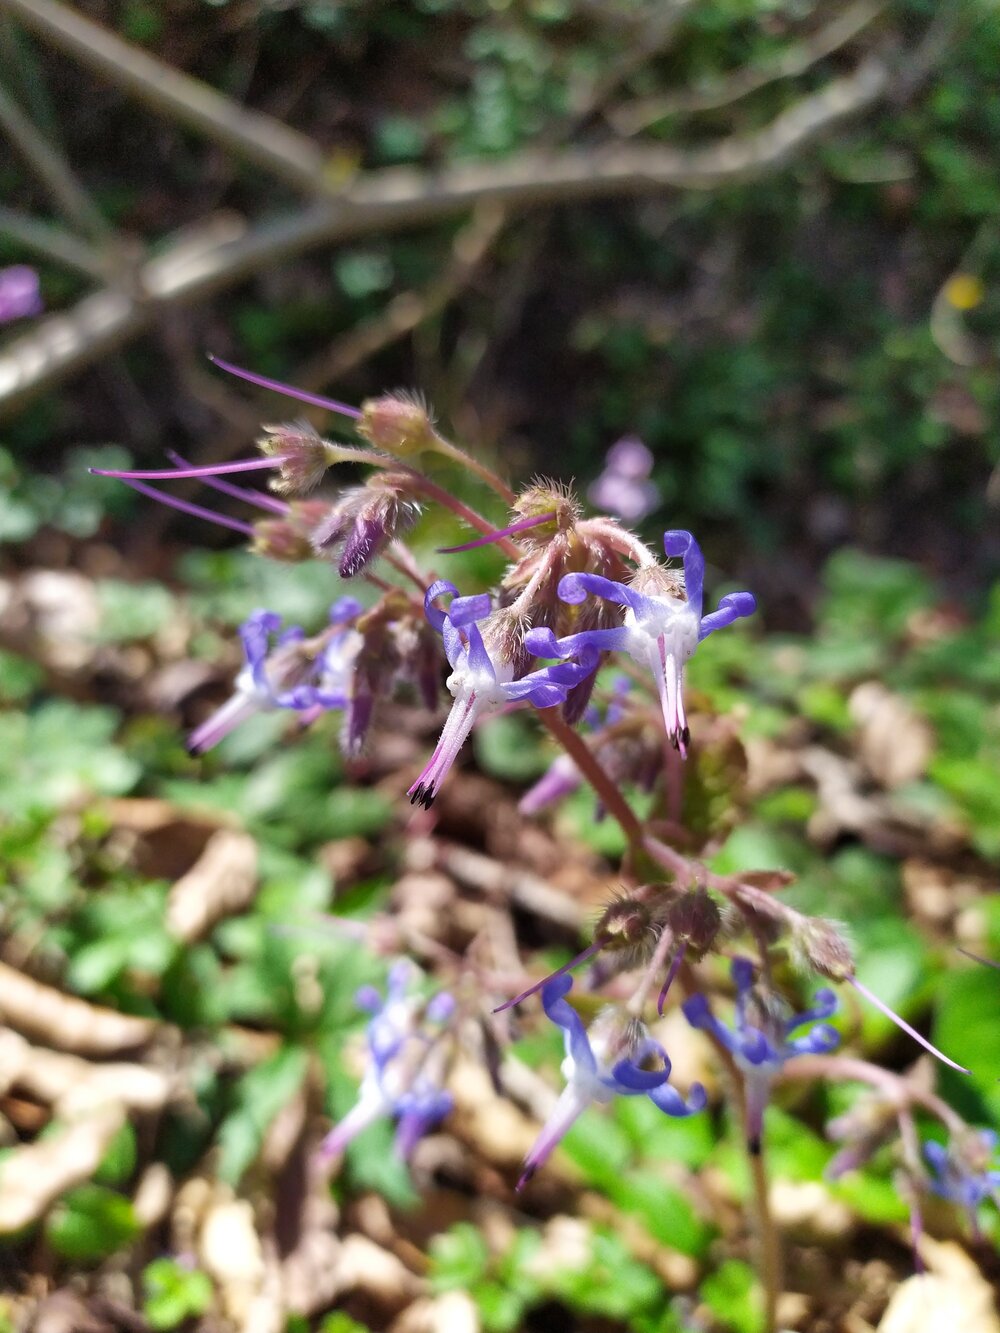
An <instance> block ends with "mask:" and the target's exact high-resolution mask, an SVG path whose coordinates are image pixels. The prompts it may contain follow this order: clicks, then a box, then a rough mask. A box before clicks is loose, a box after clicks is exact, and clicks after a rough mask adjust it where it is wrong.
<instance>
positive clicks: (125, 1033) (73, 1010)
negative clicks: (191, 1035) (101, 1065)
mask: <svg viewBox="0 0 1000 1333" xmlns="http://www.w3.org/2000/svg"><path fill="white" fill-rule="evenodd" d="M0 1019H4V1020H5V1021H6V1022H8V1023H9V1024H10V1026H11V1027H13V1028H16V1029H17V1030H18V1031H19V1032H23V1033H24V1034H25V1035H26V1036H28V1037H33V1038H37V1039H40V1040H41V1041H44V1042H45V1043H46V1045H48V1046H54V1047H56V1048H57V1049H58V1050H62V1051H76V1052H78V1053H79V1054H80V1055H111V1054H112V1053H113V1052H115V1051H126V1050H130V1049H132V1048H133V1047H136V1046H141V1045H143V1043H144V1042H147V1041H148V1040H149V1039H150V1037H151V1036H152V1035H153V1033H154V1031H155V1030H156V1024H155V1023H153V1022H152V1021H151V1020H150V1019H148V1018H136V1017H134V1016H133V1015H131V1014H120V1013H118V1012H117V1011H116V1010H114V1009H105V1008H103V1007H102V1006H101V1005H96V1004H90V1003H88V1001H86V1000H81V999H78V998H77V997H76V996H73V995H64V994H63V992H62V991H59V990H56V989H55V987H54V986H45V985H43V984H42V983H41V982H40V981H34V980H33V979H32V978H31V977H27V976H25V975H24V973H23V972H18V971H17V970H16V969H15V968H13V967H8V965H7V964H6V963H0Z"/></svg>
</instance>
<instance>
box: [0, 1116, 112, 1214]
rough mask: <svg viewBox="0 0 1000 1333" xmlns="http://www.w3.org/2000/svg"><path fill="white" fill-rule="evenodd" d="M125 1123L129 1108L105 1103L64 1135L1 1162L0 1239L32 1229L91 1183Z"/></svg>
mask: <svg viewBox="0 0 1000 1333" xmlns="http://www.w3.org/2000/svg"><path fill="white" fill-rule="evenodd" d="M124 1123H125V1111H124V1108H123V1107H122V1106H121V1105H115V1104H112V1103H105V1104H104V1105H103V1106H100V1107H95V1108H94V1109H93V1110H92V1111H91V1112H90V1113H89V1114H88V1115H85V1116H83V1117H81V1118H80V1119H79V1120H77V1121H76V1122H75V1123H72V1124H69V1125H67V1126H66V1127H65V1128H64V1129H63V1130H62V1131H61V1132H56V1133H53V1134H52V1135H51V1136H49V1137H46V1138H44V1139H39V1140H38V1142H37V1143H30V1144H27V1145H25V1146H24V1147H21V1148H15V1149H14V1150H13V1151H12V1152H11V1153H10V1154H9V1155H8V1156H7V1157H5V1158H4V1160H3V1162H2V1163H0V1235H6V1234H9V1233H11V1232H15V1231H20V1230H21V1229H22V1228H23V1227H26V1226H29V1225H30V1224H31V1223H32V1222H35V1221H37V1220H38V1218H40V1217H42V1216H44V1214H45V1213H46V1212H47V1211H48V1210H49V1208H50V1207H51V1206H52V1204H53V1203H54V1202H55V1201H56V1199H58V1198H59V1196H60V1195H61V1194H64V1193H65V1192H66V1190H68V1189H72V1187H73V1186H74V1185H79V1184H81V1183H82V1182H83V1181H85V1180H88V1179H89V1178H90V1177H91V1176H92V1175H93V1174H94V1172H95V1171H96V1170H97V1168H98V1166H100V1164H101V1161H102V1160H103V1158H104V1154H105V1153H106V1152H107V1150H108V1147H109V1145H110V1143H111V1140H112V1139H113V1138H114V1136H115V1135H116V1134H117V1133H118V1131H119V1130H120V1129H121V1127H122V1125H123V1124H124Z"/></svg>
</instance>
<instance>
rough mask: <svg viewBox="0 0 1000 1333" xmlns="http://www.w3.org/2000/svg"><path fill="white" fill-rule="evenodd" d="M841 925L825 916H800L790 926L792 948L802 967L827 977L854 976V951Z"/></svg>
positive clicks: (842, 977) (849, 977)
mask: <svg viewBox="0 0 1000 1333" xmlns="http://www.w3.org/2000/svg"><path fill="white" fill-rule="evenodd" d="M843 932H844V927H843V926H841V925H840V924H839V922H836V921H829V920H827V919H826V918H825V917H819V916H815V917H802V918H800V919H799V920H798V921H796V923H795V926H794V927H793V930H792V949H793V951H794V954H795V956H796V958H797V959H798V960H799V961H800V962H801V963H802V964H804V965H805V966H806V967H809V968H811V969H812V970H813V971H814V972H818V973H819V974H820V976H821V977H827V978H828V979H829V980H830V981H849V980H851V979H852V978H853V976H854V971H855V966H854V954H853V953H852V951H851V946H850V945H849V944H848V942H847V940H846V939H845V938H844V933H843Z"/></svg>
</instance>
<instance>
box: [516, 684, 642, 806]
mask: <svg viewBox="0 0 1000 1333" xmlns="http://www.w3.org/2000/svg"><path fill="white" fill-rule="evenodd" d="M631 688H632V682H631V681H630V680H629V678H628V677H627V676H619V677H618V678H617V679H616V680H615V682H614V684H613V686H612V689H613V694H612V697H611V699H610V700H609V702H608V706H607V708H606V710H605V713H604V716H603V717H602V716H601V713H600V710H599V709H598V708H596V707H595V706H594V705H593V704H592V705H591V706H590V707H589V708H588V709H587V711H586V713H585V714H584V722H585V723H587V724H588V725H589V726H590V727H591V728H592V730H593V733H594V746H595V749H599V744H600V735H601V732H602V731H604V729H605V728H606V727H610V726H614V724H615V723H616V722H617V721H619V719H620V718H621V717H622V716H623V714H624V711H625V710H624V700H625V696H626V695H627V694H628V693H629V691H630V690H631ZM582 784H583V775H582V774H581V773H580V770H579V769H578V768H577V766H576V764H575V763H574V762H573V760H572V759H571V758H570V757H569V755H568V754H560V755H557V757H556V758H555V759H554V760H553V762H552V766H551V767H550V768H549V770H548V771H547V772H546V773H544V774H543V775H542V776H541V777H540V778H539V779H538V781H537V782H536V783H535V784H534V786H532V787H529V788H528V790H527V791H526V792H525V793H524V795H523V796H522V797H521V799H520V801H519V802H518V807H517V808H518V810H520V812H521V814H522V815H535V814H537V813H538V811H539V810H544V809H545V808H546V806H549V805H554V804H555V803H556V802H557V801H562V800H564V799H565V798H566V797H567V796H570V795H571V794H572V793H573V792H575V791H576V790H577V789H578V788H579V787H580V786H581V785H582ZM603 813H604V812H603V811H599V812H598V816H597V817H598V818H601V817H602V816H603Z"/></svg>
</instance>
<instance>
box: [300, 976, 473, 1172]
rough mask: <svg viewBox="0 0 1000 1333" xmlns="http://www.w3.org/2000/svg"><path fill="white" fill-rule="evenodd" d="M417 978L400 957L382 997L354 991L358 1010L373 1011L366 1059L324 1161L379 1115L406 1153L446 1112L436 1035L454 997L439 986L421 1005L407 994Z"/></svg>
mask: <svg viewBox="0 0 1000 1333" xmlns="http://www.w3.org/2000/svg"><path fill="white" fill-rule="evenodd" d="M416 978H417V970H416V968H415V967H414V966H413V965H412V964H411V963H408V962H405V961H404V962H400V963H396V964H395V965H394V966H393V967H392V969H391V970H390V972H389V979H388V984H387V987H386V994H385V998H384V999H383V998H382V996H381V995H380V994H379V992H378V991H377V990H376V989H375V987H374V986H363V987H362V988H361V990H360V991H358V994H357V996H356V1003H357V1006H358V1008H359V1009H363V1010H364V1011H365V1012H367V1013H369V1014H371V1021H370V1023H369V1024H368V1033H367V1042H368V1050H367V1063H366V1066H365V1072H364V1076H363V1078H362V1080H361V1087H360V1088H359V1089H358V1099H357V1101H356V1102H355V1103H354V1105H353V1106H352V1107H351V1109H350V1111H348V1113H347V1115H346V1116H344V1118H343V1120H341V1121H340V1122H339V1124H337V1125H335V1126H334V1128H333V1129H332V1130H331V1131H330V1133H329V1134H327V1136H326V1137H325V1138H324V1140H323V1142H322V1143H321V1144H320V1148H319V1153H320V1157H321V1158H322V1159H325V1160H330V1159H331V1158H334V1157H339V1156H340V1154H341V1153H342V1152H343V1151H344V1149H345V1148H346V1147H347V1145H348V1144H349V1143H350V1142H351V1140H352V1139H353V1138H355V1136H356V1135H358V1134H360V1133H361V1132H362V1130H365V1129H367V1128H368V1126H369V1125H373V1124H374V1123H375V1122H376V1121H377V1120H381V1119H383V1118H384V1117H391V1118H392V1119H394V1120H395V1121H396V1151H397V1152H398V1153H399V1155H400V1156H401V1157H403V1158H406V1157H408V1156H409V1155H410V1153H411V1152H412V1150H413V1147H414V1145H415V1144H416V1143H417V1141H418V1140H419V1139H420V1138H421V1137H422V1136H423V1135H424V1134H426V1133H428V1131H429V1130H431V1129H433V1128H434V1126H435V1125H437V1124H438V1123H439V1122H440V1121H441V1120H443V1119H444V1117H445V1116H446V1115H447V1114H448V1112H449V1111H450V1110H451V1108H452V1098H451V1095H450V1094H449V1093H448V1092H446V1091H445V1090H444V1087H443V1082H444V1077H445V1074H446V1072H447V1068H446V1065H447V1055H446V1051H445V1048H444V1045H443V1044H442V1041H441V1037H442V1035H443V1032H444V1029H445V1025H446V1024H447V1022H448V1020H449V1019H450V1018H451V1015H452V1013H453V1012H454V1008H455V1002H454V999H453V998H452V996H451V995H449V994H448V992H447V991H440V992H439V993H438V994H437V995H435V996H434V997H433V998H432V999H431V1000H430V1001H428V1002H427V1003H426V1004H425V1003H423V1002H422V1001H421V1000H420V999H419V997H418V996H416V995H415V994H414V993H413V985H414V982H415V980H416Z"/></svg>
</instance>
